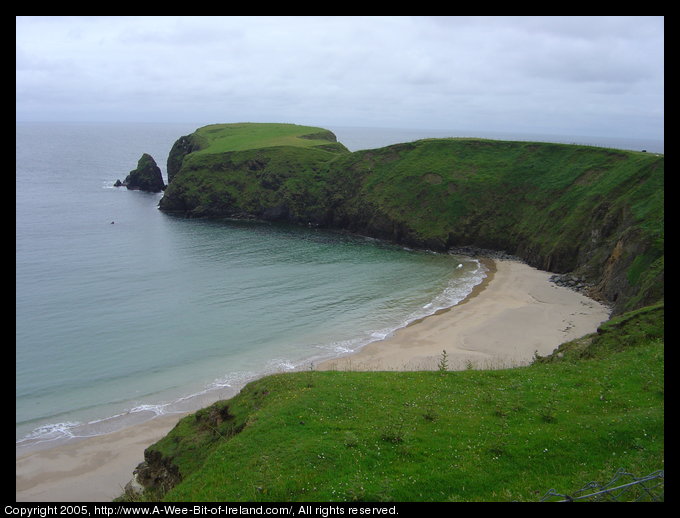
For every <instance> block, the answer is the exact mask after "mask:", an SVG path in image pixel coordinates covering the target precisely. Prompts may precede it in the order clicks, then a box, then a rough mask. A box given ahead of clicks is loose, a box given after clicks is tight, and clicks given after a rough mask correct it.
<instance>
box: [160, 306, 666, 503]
mask: <svg viewBox="0 0 680 518" xmlns="http://www.w3.org/2000/svg"><path fill="white" fill-rule="evenodd" d="M662 319H663V308H662V307H661V308H659V307H657V308H655V309H650V310H648V311H643V312H641V314H636V315H628V316H626V317H625V318H623V319H621V320H619V321H616V322H613V323H611V324H609V325H607V326H603V328H602V329H601V330H600V332H599V333H598V337H599V338H598V339H599V340H601V341H606V342H607V343H615V342H618V343H623V345H622V346H617V347H611V346H609V345H607V346H597V353H596V354H592V355H581V356H580V357H578V358H576V357H574V356H565V355H562V356H561V357H559V358H558V357H557V356H555V357H554V358H552V361H549V360H548V359H545V358H544V359H542V360H541V361H539V362H536V363H534V364H533V365H531V366H529V367H522V368H515V369H507V370H493V371H477V370H466V371H460V372H440V371H429V372H371V373H367V372H333V371H330V372H329V371H326V372H315V371H307V372H299V373H288V374H281V375H274V376H269V377H266V378H263V379H260V380H258V381H255V382H253V383H250V384H249V385H247V386H246V387H245V388H244V389H243V390H242V391H241V393H240V394H239V395H238V396H236V397H235V398H233V399H232V400H229V401H227V402H220V403H218V404H217V405H221V406H220V407H219V408H221V409H222V412H223V414H222V415H229V416H230V417H229V418H228V419H227V420H225V421H224V422H223V423H222V425H221V426H223V427H225V428H223V429H217V428H216V429H215V431H214V432H213V433H212V434H211V433H210V430H209V428H208V427H206V426H205V424H201V423H202V422H204V421H205V418H203V419H199V418H197V417H196V416H189V417H187V418H185V419H184V420H183V421H182V422H181V423H180V424H179V425H178V426H177V428H176V429H175V430H173V431H172V432H171V433H170V434H169V435H168V436H166V437H165V438H164V439H162V440H161V441H159V442H158V443H157V444H156V445H154V446H153V447H152V449H154V450H156V451H158V452H161V453H162V454H163V455H165V457H166V458H167V459H171V460H172V462H173V463H174V464H175V465H176V466H178V467H179V469H180V472H181V473H182V475H183V477H184V480H183V481H182V482H181V483H180V484H178V485H177V486H176V487H175V488H174V489H172V490H170V491H169V492H168V493H167V494H166V495H165V496H164V497H163V498H164V500H166V501H512V500H517V501H536V500H538V499H539V498H540V497H541V496H542V495H544V494H545V493H546V492H547V491H548V489H550V488H555V489H557V490H558V491H559V492H562V493H567V492H570V491H572V492H573V491H575V490H577V489H580V488H581V487H582V486H583V485H584V484H585V483H587V482H589V481H591V480H596V481H601V482H605V481H608V480H609V479H610V478H611V477H612V475H613V474H614V473H615V472H616V471H617V470H618V469H619V468H624V469H626V470H627V471H629V472H632V473H635V474H636V475H638V476H642V475H646V474H648V473H651V472H653V471H656V470H658V469H663V467H664V381H663V379H664V345H663V324H662V322H663V320H662ZM659 326H660V327H659ZM642 328H644V329H643V330H641V329H642ZM659 329H661V331H660V333H659ZM626 337H627V338H626ZM596 341H597V340H591V342H590V343H591V344H593V343H595V342H596ZM585 347H587V346H585ZM224 408H228V411H227V412H225V411H224ZM202 412H203V415H204V416H205V414H206V413H207V414H210V412H212V414H213V415H215V413H216V412H217V411H216V410H213V411H210V410H204V411H202ZM228 430H232V431H233V430H239V431H238V433H234V434H232V433H229V432H228ZM187 445H191V447H187ZM197 452H200V453H197ZM156 497H158V495H156Z"/></svg>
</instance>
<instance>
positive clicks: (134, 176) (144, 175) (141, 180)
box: [115, 153, 165, 192]
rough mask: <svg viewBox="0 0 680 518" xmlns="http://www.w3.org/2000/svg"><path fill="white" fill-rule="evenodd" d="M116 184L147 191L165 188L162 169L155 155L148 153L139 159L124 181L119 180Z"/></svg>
mask: <svg viewBox="0 0 680 518" xmlns="http://www.w3.org/2000/svg"><path fill="white" fill-rule="evenodd" d="M115 186H116V187H127V188H128V189H130V190H137V191H147V192H161V191H162V190H164V189H165V183H164V182H163V175H162V173H161V170H160V168H159V167H158V165H157V164H156V161H155V160H154V159H153V157H152V156H151V155H149V154H147V153H144V154H143V155H142V157H141V158H140V159H139V161H138V162H137V168H136V169H134V170H132V171H130V174H128V175H127V176H126V177H125V180H123V181H122V182H121V181H120V180H118V181H117V182H116V183H115Z"/></svg>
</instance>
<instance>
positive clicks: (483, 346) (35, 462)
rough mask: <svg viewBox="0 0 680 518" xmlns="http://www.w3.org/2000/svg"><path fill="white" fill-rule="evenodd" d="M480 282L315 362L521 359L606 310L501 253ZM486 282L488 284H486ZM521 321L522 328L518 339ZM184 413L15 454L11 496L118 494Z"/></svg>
mask: <svg viewBox="0 0 680 518" xmlns="http://www.w3.org/2000/svg"><path fill="white" fill-rule="evenodd" d="M479 260H480V262H482V263H483V264H484V266H485V267H486V268H487V274H486V277H485V278H484V280H483V281H482V282H481V283H480V284H478V285H476V286H475V287H474V288H473V290H472V291H471V293H470V294H469V295H468V296H467V297H466V298H465V299H463V300H462V301H461V302H459V303H458V304H456V305H455V306H452V307H450V308H445V309H441V310H438V311H437V312H435V313H434V314H432V315H430V316H427V317H424V318H421V319H418V320H415V321H413V322H411V323H410V324H408V325H407V326H405V327H403V328H400V329H398V330H397V331H395V332H394V333H393V334H392V335H391V336H388V337H386V338H385V339H383V340H380V341H376V342H372V343H369V344H368V345H366V346H364V347H363V348H361V349H360V350H358V351H356V352H354V353H351V354H350V355H348V356H344V357H340V358H334V359H329V360H324V361H322V362H320V363H319V364H317V365H315V367H314V368H315V369H316V370H427V369H436V368H437V363H438V361H439V359H440V358H441V354H442V350H446V351H447V354H448V364H449V369H450V370H462V369H465V368H499V367H500V368H505V367H515V366H520V365H525V364H527V363H529V362H530V361H531V359H532V357H533V355H534V351H538V354H541V355H544V354H548V353H549V352H551V351H552V350H554V349H555V348H556V347H557V346H558V345H559V344H560V343H563V342H565V341H568V340H572V339H574V338H578V337H580V336H583V335H584V334H587V333H590V332H593V331H595V330H596V329H597V326H598V325H599V324H600V323H601V322H602V321H604V320H607V319H608V318H609V309H608V308H606V306H603V305H601V304H599V303H598V302H596V301H594V300H592V299H589V298H587V297H586V296H584V295H581V294H579V293H577V292H574V291H572V290H570V289H568V288H565V287H560V286H557V285H555V284H553V283H551V282H550V281H549V280H548V278H549V276H550V275H551V274H550V273H549V272H543V271H540V270H536V269H534V268H531V267H530V266H528V265H526V264H524V263H521V262H518V261H511V260H499V259H494V260H491V259H485V258H479ZM492 281H493V282H492ZM527 326H531V329H532V333H531V336H530V337H528V336H527V333H526V328H527ZM184 415H186V414H171V415H164V416H159V417H155V418H153V419H151V420H149V421H145V422H143V423H141V424H136V425H133V426H131V427H128V428H124V429H121V430H118V431H116V432H112V433H109V434H106V435H99V436H95V437H89V438H85V439H81V440H78V441H75V442H72V443H67V444H64V445H59V446H55V447H53V448H50V449H41V450H37V451H33V452H30V453H26V454H24V455H21V456H18V457H17V458H16V500H17V501H18V502H21V501H24V502H31V501H33V502H40V501H42V502H63V501H70V502H92V501H100V502H101V501H111V500H112V499H113V498H116V497H118V496H120V495H121V494H122V492H123V488H124V486H125V484H127V483H128V482H129V481H130V479H131V478H132V472H133V470H134V469H135V467H136V466H137V465H138V464H139V463H140V462H142V461H143V460H144V450H145V449H146V448H147V447H148V446H149V445H151V444H153V443H154V442H156V441H158V440H159V439H160V438H162V437H163V436H165V435H166V434H167V433H168V432H169V431H170V430H171V429H172V428H173V427H174V426H175V425H176V424H177V422H178V421H179V420H180V419H181V418H182V417H183V416H184Z"/></svg>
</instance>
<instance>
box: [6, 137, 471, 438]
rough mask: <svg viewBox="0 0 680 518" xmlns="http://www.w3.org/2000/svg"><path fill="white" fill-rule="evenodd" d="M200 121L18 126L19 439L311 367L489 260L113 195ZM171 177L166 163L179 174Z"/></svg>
mask: <svg viewBox="0 0 680 518" xmlns="http://www.w3.org/2000/svg"><path fill="white" fill-rule="evenodd" d="M195 127H196V126H191V127H188V126H181V125H122V124H117V125H116V124H110V125H94V124H84V125H78V124H67V125H55V124H17V170H16V175H17V176H16V180H17V192H16V199H17V203H16V216H17V217H16V439H17V448H18V450H19V449H21V450H22V451H24V450H25V449H30V448H36V447H44V446H51V445H54V444H57V443H58V442H60V441H62V440H67V439H69V438H71V437H81V436H89V435H96V434H101V433H106V432H108V431H112V430H115V429H118V428H120V427H123V426H126V425H128V424H132V423H136V422H140V421H143V420H145V419H149V418H152V417H154V416H155V415H159V414H165V413H172V412H182V411H187V410H195V409H197V408H200V407H201V406H204V405H205V404H207V402H209V401H212V400H215V399H217V398H220V397H230V396H232V395H233V394H235V393H236V392H237V391H238V390H239V389H240V387H241V386H242V385H243V384H244V383H245V382H247V381H248V380H250V379H253V378H255V377H257V376H260V375H262V374H265V373H270V372H285V371H288V370H292V369H296V368H297V369H300V368H312V367H313V364H314V362H318V361H320V360H321V359H324V358H329V357H333V356H338V355H343V354H347V353H349V352H351V351H354V350H356V349H358V348H360V347H362V346H363V345H365V344H367V343H369V342H371V341H374V340H378V339H381V338H384V337H385V336H388V335H389V334H390V333H391V332H393V331H394V330H395V329H397V328H399V327H402V326H404V325H406V324H407V323H408V322H410V321H412V320H414V319H417V318H420V317H422V316H425V315H427V314H431V313H432V312H434V311H436V310H437V309H439V308H442V307H448V306H451V305H452V304H455V303H457V302H458V301H459V300H462V298H464V297H465V296H466V295H467V294H468V293H469V292H470V290H471V289H472V287H473V286H474V285H475V284H477V283H479V282H480V281H481V279H482V278H483V276H484V271H483V267H482V266H480V264H479V263H478V262H477V261H474V260H470V259H465V258H460V257H453V256H449V255H445V254H434V253H430V252H425V251H414V250H408V249H405V248H402V247H399V246H394V245H390V244H386V243H383V242H380V241H376V240H373V239H369V238H363V237H357V236H349V235H345V234H342V233H334V232H327V231H322V230H316V229H307V228H302V227H294V226H287V225H278V224H267V223H258V222H252V221H234V220H221V221H210V220H191V219H184V218H179V217H175V216H169V215H166V214H164V213H162V212H160V211H159V210H158V209H157V205H158V201H159V199H160V197H161V195H160V194H148V193H141V192H137V191H128V190H126V189H120V188H114V187H112V185H113V183H114V182H115V180H116V179H118V178H124V177H125V175H126V174H127V172H129V170H131V169H133V168H134V167H135V165H136V162H137V159H138V158H139V156H140V155H141V154H142V153H143V152H148V153H150V154H152V155H153V156H154V157H155V158H156V160H157V162H158V163H159V165H160V166H161V168H162V169H163V170H164V169H165V160H166V158H167V153H168V151H169V150H170V148H171V146H172V143H173V142H174V140H175V139H176V138H178V137H179V136H180V135H183V134H187V133H189V132H191V131H193V129H195ZM164 172H165V171H164Z"/></svg>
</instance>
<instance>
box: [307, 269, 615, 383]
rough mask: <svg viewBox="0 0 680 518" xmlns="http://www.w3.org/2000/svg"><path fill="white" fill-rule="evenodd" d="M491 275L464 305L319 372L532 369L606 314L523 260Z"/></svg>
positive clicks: (590, 329)
mask: <svg viewBox="0 0 680 518" xmlns="http://www.w3.org/2000/svg"><path fill="white" fill-rule="evenodd" d="M486 265H487V267H488V268H489V274H488V276H487V278H486V279H485V281H484V282H483V283H482V284H480V285H478V286H477V287H476V288H475V290H474V291H473V293H472V294H471V295H470V296H469V297H468V298H467V299H465V300H464V301H463V302H461V303H460V304H458V305H456V306H454V307H452V308H450V309H447V310H443V311H442V312H440V313H439V314H436V315H433V316H432V317H428V318H425V319H423V320H420V321H418V322H415V323H413V324H411V325H409V326H407V327H404V328H402V329H399V330H398V331H397V332H395V333H394V334H393V335H392V336H390V337H388V338H387V339H385V340H382V341H380V342H373V343H371V344H369V345H367V346H366V347H364V348H363V349H361V350H360V351H359V352H357V353H355V354H352V355H350V356H346V357H344V358H340V359H333V360H328V361H326V362H324V363H322V364H320V365H319V366H318V368H319V370H323V369H335V370H357V371H361V370H425V369H436V368H437V364H438V362H439V360H440V358H441V357H442V351H443V350H446V353H447V359H448V366H449V369H450V370H462V369H466V368H476V369H494V368H509V367H518V366H522V365H528V364H529V363H530V362H531V360H532V358H533V356H534V354H535V353H538V354H539V355H541V356H543V355H546V354H549V353H551V352H552V351H553V350H555V348H556V347H557V346H558V345H560V344H561V343H563V342H566V341H569V340H573V339H574V338H578V337H580V336H583V335H584V334H587V333H591V332H593V331H595V330H596V329H597V327H598V325H599V324H600V323H601V322H603V321H604V320H607V318H609V313H610V311H609V309H608V308H607V307H606V306H604V305H602V304H599V303H598V302H596V301H594V300H592V299H590V298H588V297H586V296H584V295H581V294H580V293H577V292H575V291H573V290H570V289H568V288H565V287H560V286H557V285H555V284H553V283H551V282H550V281H549V280H548V279H549V277H550V275H551V274H550V273H549V272H544V271H541V270H537V269H535V268H532V267H530V266H528V265H526V264H524V263H521V262H518V261H487V263H486Z"/></svg>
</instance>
